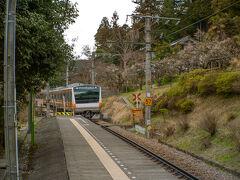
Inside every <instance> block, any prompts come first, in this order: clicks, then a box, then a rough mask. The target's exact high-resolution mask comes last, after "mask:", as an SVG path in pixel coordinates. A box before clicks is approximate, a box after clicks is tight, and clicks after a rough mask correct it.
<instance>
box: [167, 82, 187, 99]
mask: <svg viewBox="0 0 240 180" xmlns="http://www.w3.org/2000/svg"><path fill="white" fill-rule="evenodd" d="M166 95H167V97H168V98H169V99H172V98H174V97H182V96H184V95H185V92H184V88H183V87H182V86H179V85H175V86H173V87H172V88H170V89H169V90H168V92H167V93H166Z"/></svg>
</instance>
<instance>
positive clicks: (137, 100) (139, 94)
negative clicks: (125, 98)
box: [132, 93, 142, 108]
mask: <svg viewBox="0 0 240 180" xmlns="http://www.w3.org/2000/svg"><path fill="white" fill-rule="evenodd" d="M132 95H133V102H134V103H135V104H136V105H137V108H138V105H139V104H140V102H141V100H142V99H141V98H140V96H141V93H138V94H132Z"/></svg>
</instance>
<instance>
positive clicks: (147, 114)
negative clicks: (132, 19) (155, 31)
mask: <svg viewBox="0 0 240 180" xmlns="http://www.w3.org/2000/svg"><path fill="white" fill-rule="evenodd" d="M150 23H151V17H147V18H146V19H145V42H146V61H145V75H146V82H145V84H146V98H151V78H152V74H151V59H152V54H151V25H150ZM145 123H146V126H151V105H146V103H145ZM149 136H150V131H149V130H148V131H147V138H149Z"/></svg>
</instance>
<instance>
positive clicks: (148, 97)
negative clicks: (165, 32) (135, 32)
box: [127, 15, 180, 138]
mask: <svg viewBox="0 0 240 180" xmlns="http://www.w3.org/2000/svg"><path fill="white" fill-rule="evenodd" d="M128 16H132V17H135V18H144V19H145V45H146V46H145V48H146V60H145V77H146V81H145V85H146V92H145V93H146V97H145V125H146V129H147V133H146V135H147V138H149V137H150V132H151V129H152V127H151V106H152V97H151V85H152V80H151V76H152V72H151V71H152V70H151V59H152V52H151V20H152V19H158V20H159V19H161V20H167V21H170V20H175V21H177V22H179V21H180V19H178V18H167V17H159V16H151V15H146V16H142V15H127V17H128Z"/></svg>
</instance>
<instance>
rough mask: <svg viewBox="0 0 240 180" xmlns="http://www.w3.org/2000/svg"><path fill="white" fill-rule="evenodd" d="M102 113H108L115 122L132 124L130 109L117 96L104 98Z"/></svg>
mask: <svg viewBox="0 0 240 180" xmlns="http://www.w3.org/2000/svg"><path fill="white" fill-rule="evenodd" d="M101 111H102V113H106V114H108V116H109V117H110V118H111V121H112V123H114V124H123V125H130V124H131V120H130V114H131V113H130V110H129V108H128V107H127V105H126V104H123V103H121V102H120V99H119V98H118V97H117V96H111V97H108V98H106V99H105V100H104V102H103V107H102V109H101Z"/></svg>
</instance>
